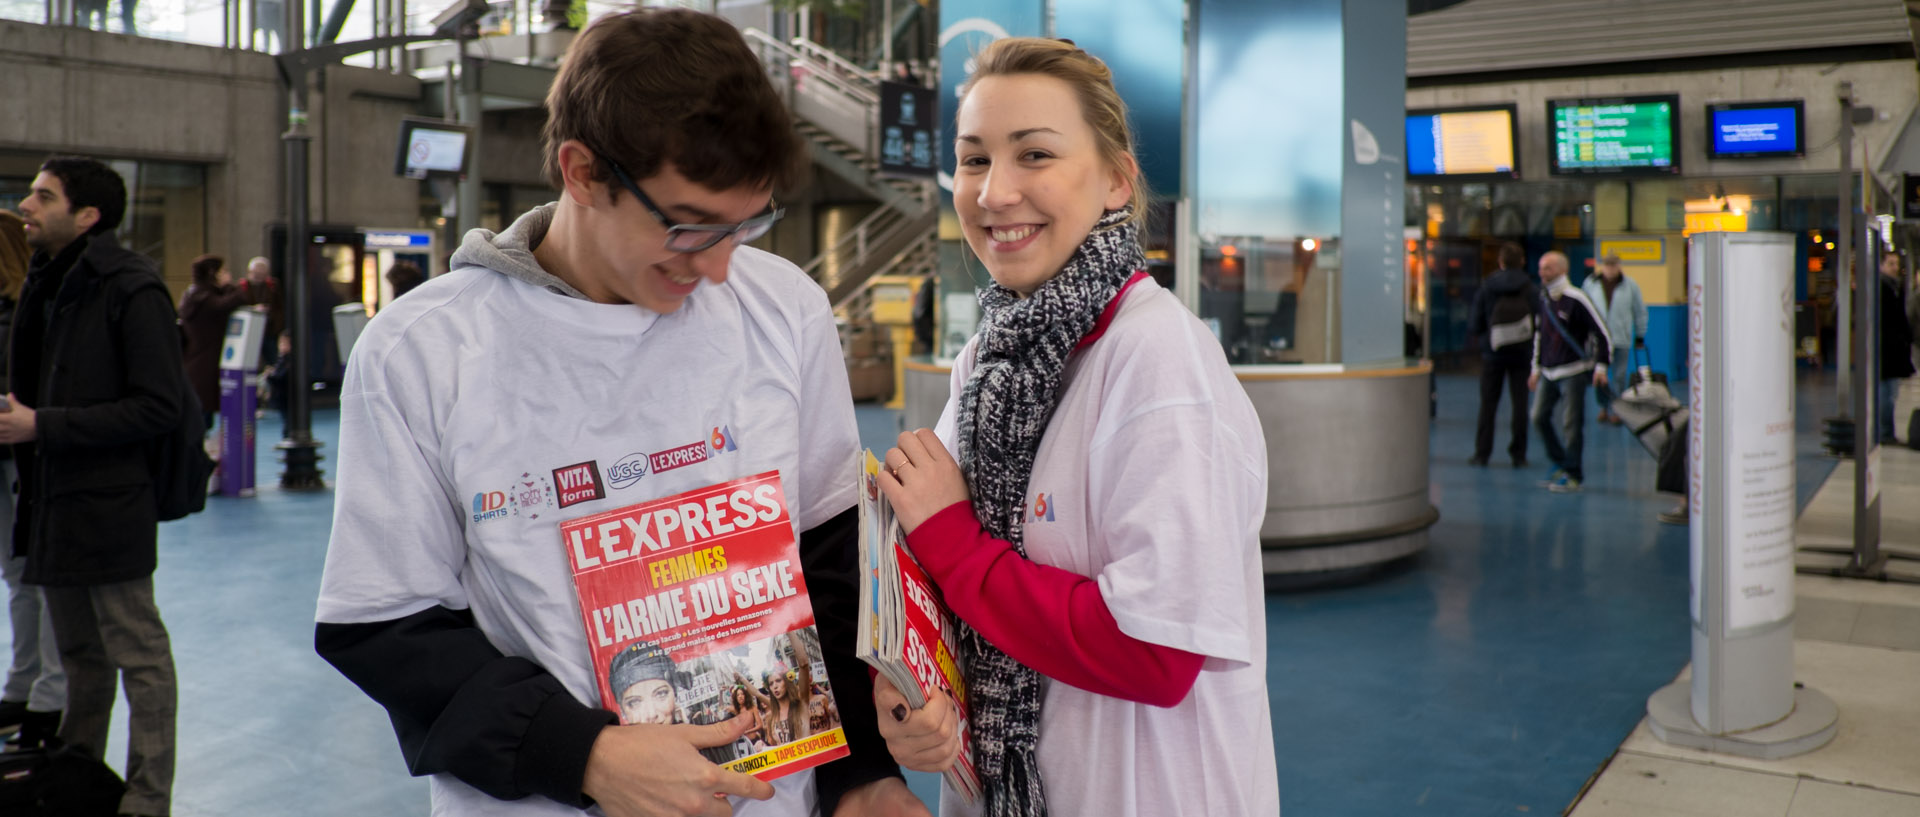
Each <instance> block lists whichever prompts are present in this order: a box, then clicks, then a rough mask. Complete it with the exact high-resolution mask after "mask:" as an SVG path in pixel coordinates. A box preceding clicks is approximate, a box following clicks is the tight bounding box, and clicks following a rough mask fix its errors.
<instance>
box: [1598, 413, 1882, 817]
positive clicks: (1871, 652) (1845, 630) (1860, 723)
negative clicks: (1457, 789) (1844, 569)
mask: <svg viewBox="0 0 1920 817" xmlns="http://www.w3.org/2000/svg"><path fill="white" fill-rule="evenodd" d="M1914 385H1915V387H1916V388H1917V389H1920V383H1916V384H1914ZM1915 396H1920V394H1916V393H1914V392H1913V391H1912V390H1910V392H1909V393H1908V394H1906V395H1903V399H1902V401H1901V407H1902V408H1907V407H1908V406H1910V405H1912V403H1913V402H1914V401H1913V400H1912V398H1913V397H1915ZM1881 458H1882V459H1881V467H1882V469H1883V474H1884V475H1883V482H1882V485H1883V487H1882V495H1881V506H1882V508H1883V510H1884V511H1885V513H1884V514H1883V517H1882V528H1881V535H1882V544H1883V546H1885V547H1886V548H1887V549H1889V550H1892V551H1900V552H1906V551H1909V550H1912V549H1913V546H1914V545H1920V452H1915V451H1910V450H1907V449H1904V448H1886V449H1884V450H1883V451H1882V452H1881ZM1853 485H1854V482H1853V473H1852V463H1851V462H1848V463H1845V465H1844V467H1841V468H1838V469H1835V471H1834V473H1833V474H1832V476H1831V478H1830V479H1829V480H1828V481H1827V483H1826V485H1825V487H1823V488H1822V489H1821V490H1820V492H1819V493H1818V494H1817V495H1816V496H1815V497H1814V499H1813V500H1812V502H1810V503H1809V504H1808V505H1807V507H1806V508H1805V510H1804V511H1803V512H1802V514H1801V516H1800V521H1799V525H1798V530H1797V533H1798V535H1799V539H1800V542H1801V544H1802V546H1803V547H1804V546H1806V545H1809V544H1826V543H1831V542H1833V541H1836V540H1838V541H1842V542H1844V541H1848V540H1849V539H1850V538H1851V533H1850V531H1851V518H1852V517H1851V514H1852V504H1853ZM1819 563H1823V562H1822V560H1821V559H1818V558H1810V557H1808V556H1807V555H1806V554H1803V558H1802V564H1819ZM1913 567H1915V566H1914V565H1908V566H1907V571H1906V572H1912V568H1913ZM1795 590H1796V593H1795V595H1796V600H1795V602H1796V603H1795V620H1794V680H1795V681H1797V682H1799V683H1801V684H1804V685H1805V686H1807V687H1809V688H1811V689H1815V690H1818V691H1820V692H1821V693H1823V694H1825V695H1827V696H1828V697H1829V698H1832V699H1833V701H1834V703H1835V704H1837V705H1838V706H1839V709H1840V721H1839V729H1838V731H1837V733H1836V734H1835V736H1834V739H1833V741H1832V742H1830V743H1828V744H1827V745H1826V746H1823V747H1821V748H1819V749H1816V750H1814V751H1812V752H1809V753H1807V754H1804V755H1800V756H1798V757H1791V758H1784V759H1781V760H1772V761H1767V760H1754V759H1751V758H1743V757H1734V756H1729V755H1715V754H1709V753H1706V752H1699V751H1695V750H1691V749H1685V748H1681V747H1677V746H1671V745H1668V744H1666V743H1663V742H1661V741H1660V740H1658V739H1656V738H1655V737H1653V735H1652V733H1651V732H1649V731H1648V730H1647V727H1646V725H1645V724H1644V723H1643V724H1642V725H1641V726H1640V727H1638V728H1636V729H1635V730H1634V732H1633V734H1632V735H1631V736H1630V737H1628V739H1627V741H1626V743H1625V744H1623V745H1622V746H1621V748H1620V753H1619V755H1617V756H1616V757H1615V758H1614V760H1613V761H1612V763H1610V764H1609V765H1608V766H1607V768H1606V769H1605V770H1604V771H1603V772H1602V773H1601V774H1600V776H1599V777H1598V778H1597V779H1596V780H1595V782H1594V785H1593V787H1592V789H1591V790H1590V791H1589V792H1588V794H1587V796H1586V797H1585V798H1584V799H1582V800H1581V801H1580V803H1579V805H1578V807H1577V808H1575V809H1574V810H1573V812H1572V814H1573V817H1612V815H1629V814H1631V815H1652V817H1665V816H1666V815H1675V816H1676V817H1677V816H1678V815H1730V816H1731V815H1741V817H1744V816H1745V815H1787V816H1788V817H1882V816H1884V817H1893V816H1894V815H1900V817H1912V815H1920V584H1909V583H1899V582H1886V583H1882V582H1873V581H1861V580H1857V579H1839V578H1831V577H1828V576H1820V575H1804V574H1803V575H1800V576H1797V577H1796V579H1795ZM1688 675H1689V673H1687V672H1685V671H1683V672H1681V673H1680V675H1679V677H1680V678H1686V677H1688Z"/></svg>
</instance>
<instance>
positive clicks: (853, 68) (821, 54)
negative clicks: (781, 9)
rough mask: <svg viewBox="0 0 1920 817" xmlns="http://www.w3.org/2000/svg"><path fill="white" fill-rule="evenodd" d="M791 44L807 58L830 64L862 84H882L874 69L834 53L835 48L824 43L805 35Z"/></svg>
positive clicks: (794, 39)
mask: <svg viewBox="0 0 1920 817" xmlns="http://www.w3.org/2000/svg"><path fill="white" fill-rule="evenodd" d="M791 45H792V46H793V49H794V50H795V51H798V52H800V53H801V54H802V55H804V56H805V57H806V58H807V59H810V60H814V61H816V62H821V63H825V64H827V65H830V66H832V67H833V68H834V69H835V70H837V71H839V72H840V73H842V74H844V75H846V76H847V77H848V78H850V79H853V80H855V81H857V82H860V83H861V84H864V85H867V86H869V87H878V86H879V84H880V75H879V74H877V73H875V72H873V71H868V70H867V69H865V68H861V67H860V66H858V65H854V64H853V63H852V62H849V61H848V60H847V58H846V57H842V56H840V55H839V54H837V53H834V51H833V49H831V48H828V47H826V46H824V45H821V44H819V43H816V42H814V41H812V40H809V39H806V38H804V37H795V38H793V40H792V42H791Z"/></svg>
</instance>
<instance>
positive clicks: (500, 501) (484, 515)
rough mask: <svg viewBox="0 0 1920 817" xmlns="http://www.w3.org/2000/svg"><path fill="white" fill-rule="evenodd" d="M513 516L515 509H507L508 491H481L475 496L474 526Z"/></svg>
mask: <svg viewBox="0 0 1920 817" xmlns="http://www.w3.org/2000/svg"><path fill="white" fill-rule="evenodd" d="M512 515H513V509H512V508H509V507H507V492H506V491H481V492H480V493H477V494H474V495H473V521H474V524H479V523H481V522H487V521H491V520H494V519H504V518H506V517H508V516H512Z"/></svg>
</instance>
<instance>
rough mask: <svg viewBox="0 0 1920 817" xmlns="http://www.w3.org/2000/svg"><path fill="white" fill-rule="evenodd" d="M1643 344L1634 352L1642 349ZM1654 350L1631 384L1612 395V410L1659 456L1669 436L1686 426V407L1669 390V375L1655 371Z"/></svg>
mask: <svg viewBox="0 0 1920 817" xmlns="http://www.w3.org/2000/svg"><path fill="white" fill-rule="evenodd" d="M1644 348H1645V347H1640V348H1638V349H1636V350H1635V351H1642V350H1644ZM1652 362H1653V361H1652V353H1651V352H1649V353H1647V362H1646V363H1645V364H1643V365H1640V366H1638V367H1636V368H1635V369H1634V372H1633V374H1632V375H1631V376H1630V377H1629V382H1630V383H1632V385H1631V386H1629V387H1627V390H1626V392H1625V393H1623V394H1621V395H1619V396H1616V397H1614V398H1613V413H1614V414H1618V415H1620V420H1621V422H1622V423H1623V424H1625V425H1626V427H1627V429H1628V430H1630V431H1632V432H1633V436H1634V438H1636V439H1638V440H1639V441H1640V445H1642V446H1644V447H1645V448H1646V449H1647V453H1648V454H1651V455H1653V456H1654V458H1656V459H1658V458H1659V457H1660V452H1661V450H1662V449H1664V448H1665V447H1666V443H1667V438H1669V437H1671V436H1673V435H1675V434H1679V433H1681V432H1683V431H1685V430H1686V428H1687V416H1688V415H1687V407H1686V406H1685V405H1683V404H1682V403H1681V402H1680V401H1679V400H1675V399H1673V394H1672V393H1671V392H1669V391H1667V376H1666V375H1664V374H1661V373H1660V372H1656V371H1654V370H1653V365H1652Z"/></svg>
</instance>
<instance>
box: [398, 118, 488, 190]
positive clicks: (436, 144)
mask: <svg viewBox="0 0 1920 817" xmlns="http://www.w3.org/2000/svg"><path fill="white" fill-rule="evenodd" d="M472 134H473V129H472V128H471V127H468V126H466V125H461V124H458V123H454V122H442V121H438V120H426V119H406V120H402V121H401V122H400V152H399V155H398V156H397V157H395V158H394V162H393V172H394V173H397V174H399V175H402V176H405V177H407V178H409V179H424V178H426V177H428V176H431V175H449V176H460V175H464V174H465V173H466V172H467V155H468V154H469V153H470V152H471V151H470V150H469V147H470V146H471V145H472V143H473V139H472V138H470V137H471V136H472Z"/></svg>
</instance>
